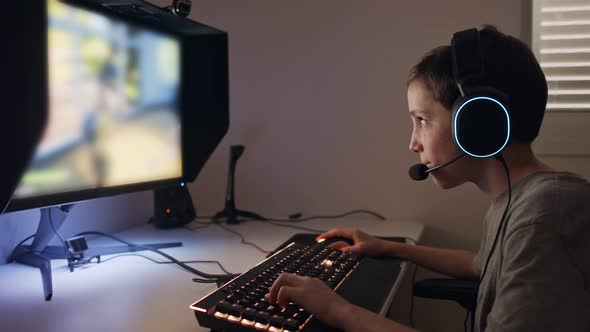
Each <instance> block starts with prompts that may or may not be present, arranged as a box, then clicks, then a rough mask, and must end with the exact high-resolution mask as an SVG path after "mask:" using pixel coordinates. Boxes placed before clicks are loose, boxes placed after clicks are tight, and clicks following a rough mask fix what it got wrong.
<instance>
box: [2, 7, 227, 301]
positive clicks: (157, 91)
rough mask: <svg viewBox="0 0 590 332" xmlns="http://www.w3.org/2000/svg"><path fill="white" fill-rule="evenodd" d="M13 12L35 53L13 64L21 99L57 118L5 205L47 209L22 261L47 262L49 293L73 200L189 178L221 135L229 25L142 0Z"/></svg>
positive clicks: (27, 49) (20, 250) (21, 252)
mask: <svg viewBox="0 0 590 332" xmlns="http://www.w3.org/2000/svg"><path fill="white" fill-rule="evenodd" d="M13 15H15V16H16V17H19V18H22V19H23V20H24V21H25V22H24V23H25V27H26V28H25V29H24V31H23V36H22V38H23V39H22V40H24V41H26V42H25V43H19V44H18V45H16V44H15V48H16V51H17V54H18V53H20V54H21V56H22V57H23V58H25V59H26V61H27V63H25V64H24V66H23V67H22V68H20V67H19V68H17V69H16V70H13V71H12V72H11V75H10V77H24V78H26V82H25V83H24V84H23V85H22V86H23V88H22V89H18V91H16V92H15V95H14V96H13V97H14V98H15V100H22V101H23V105H24V104H25V103H27V106H28V107H33V108H40V109H42V108H45V109H46V110H47V114H48V122H47V126H46V129H45V132H44V134H43V137H42V139H41V142H40V143H39V145H38V146H37V148H36V152H35V154H34V157H33V160H32V161H31V163H30V165H29V167H28V169H27V170H26V172H25V173H24V176H23V177H22V179H21V182H20V184H19V185H18V186H17V188H16V190H15V193H14V196H13V198H12V200H11V201H10V203H9V204H8V207H7V209H6V211H7V212H10V211H18V210H25V209H32V208H41V220H40V222H39V227H38V229H37V234H36V235H35V238H34V241H33V243H32V244H31V245H30V246H19V247H17V250H15V252H14V253H13V255H12V256H11V259H12V260H15V261H19V262H22V263H25V264H30V265H33V266H37V267H39V268H40V269H41V272H42V280H43V285H44V291H45V298H46V299H47V300H49V299H50V298H51V296H52V287H51V268H50V259H52V258H60V257H63V256H64V248H63V247H61V248H60V247H53V248H52V247H50V246H48V243H49V241H50V240H51V239H52V238H53V236H54V235H55V233H56V232H57V230H58V229H59V227H60V226H61V224H62V223H63V222H64V220H65V218H66V217H67V214H68V212H69V210H70V208H71V207H72V204H73V203H76V202H80V201H84V200H88V199H93V198H98V197H105V196H112V195H117V194H121V193H128V192H135V191H141V190H148V189H157V188H164V187H174V186H181V185H184V183H186V182H191V181H193V180H194V179H195V178H196V176H197V174H198V173H199V171H200V170H201V168H202V167H203V165H204V164H205V162H206V161H207V159H208V158H209V156H210V155H211V153H212V152H213V150H214V149H215V147H216V146H217V145H218V144H219V142H220V141H221V139H222V138H223V136H224V135H225V133H226V132H227V129H228V126H229V111H228V105H229V101H228V57H227V34H226V33H225V32H223V31H220V30H217V29H214V28H211V27H208V26H206V25H203V24H200V23H197V22H194V21H192V20H190V19H186V18H184V17H179V16H175V15H173V14H172V13H170V12H169V11H166V10H165V9H162V8H159V7H156V6H154V5H152V4H149V3H147V2H144V1H141V0H42V1H35V3H29V4H28V6H18V7H16V8H15V11H14V12H13ZM15 73H16V74H15ZM33 97H34V98H33ZM12 104H15V103H12ZM16 105H18V103H16ZM14 111H18V110H14ZM178 244H179V243H173V244H161V245H157V246H156V247H168V246H171V245H178ZM125 250H126V249H124V251H125ZM128 251H133V250H128ZM105 253H113V251H112V250H110V251H109V250H107V251H105ZM95 254H96V252H95ZM65 255H66V256H68V254H67V252H66V253H65Z"/></svg>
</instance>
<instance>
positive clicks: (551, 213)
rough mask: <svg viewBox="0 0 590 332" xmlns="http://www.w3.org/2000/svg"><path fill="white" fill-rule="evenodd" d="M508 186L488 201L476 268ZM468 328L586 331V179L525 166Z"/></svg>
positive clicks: (589, 209) (589, 302) (589, 231)
mask: <svg viewBox="0 0 590 332" xmlns="http://www.w3.org/2000/svg"><path fill="white" fill-rule="evenodd" d="M507 200H508V192H505V193H503V194H501V195H500V196H499V197H498V198H496V200H495V201H494V202H493V203H492V205H491V206H490V208H489V209H488V211H487V213H486V215H485V219H484V231H483V239H482V242H481V246H480V248H479V251H478V253H477V255H476V256H475V259H474V262H473V264H474V268H475V270H476V271H479V273H480V275H481V273H482V270H483V268H484V265H485V261H486V259H487V257H488V254H489V252H490V250H491V247H492V244H493V242H494V237H495V235H496V231H497V230H498V225H499V222H500V219H501V218H502V213H503V212H504V209H505V207H506V203H507ZM475 331H486V332H492V331H494V332H495V331H503V332H506V331H568V332H574V331H590V183H588V181H586V180H584V179H583V178H581V177H579V176H577V175H575V174H572V173H564V172H539V173H535V174H531V175H529V176H527V177H525V178H524V179H522V180H520V181H518V182H517V183H516V184H513V186H512V203H511V204H510V208H509V210H508V213H507V215H506V220H505V221H504V226H503V229H502V232H501V233H500V237H499V239H498V243H497V244H496V249H495V250H494V253H493V255H492V258H491V259H490V263H489V266H488V268H487V272H486V275H485V277H484V279H483V280H482V283H481V285H480V288H479V294H478V297H477V308H476V314H475Z"/></svg>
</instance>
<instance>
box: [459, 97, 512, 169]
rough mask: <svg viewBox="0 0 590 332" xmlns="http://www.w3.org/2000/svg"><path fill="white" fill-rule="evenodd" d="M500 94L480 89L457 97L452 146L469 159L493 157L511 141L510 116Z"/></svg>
mask: <svg viewBox="0 0 590 332" xmlns="http://www.w3.org/2000/svg"><path fill="white" fill-rule="evenodd" d="M504 100H505V98H503V97H502V94H501V93H500V92H499V91H494V89H491V88H487V89H486V88H480V89H477V90H476V91H471V93H470V94H468V95H466V96H462V97H459V98H458V99H457V100H456V101H455V103H454V104H453V107H452V131H453V138H454V140H455V143H456V144H457V145H458V146H459V148H460V149H461V150H463V151H464V152H465V153H467V154H468V155H470V156H472V157H476V158H487V157H492V156H494V155H496V154H498V153H500V151H502V149H504V148H505V147H506V145H507V144H508V143H509V141H510V115H509V112H508V108H507V107H506V106H505V105H506V103H505V102H504Z"/></svg>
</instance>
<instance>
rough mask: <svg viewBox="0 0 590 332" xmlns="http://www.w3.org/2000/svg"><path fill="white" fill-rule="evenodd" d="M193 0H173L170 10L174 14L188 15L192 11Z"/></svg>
mask: <svg viewBox="0 0 590 332" xmlns="http://www.w3.org/2000/svg"><path fill="white" fill-rule="evenodd" d="M191 6H192V4H191V0H173V1H172V5H170V7H169V8H170V11H171V12H172V14H174V15H178V16H182V17H187V16H188V15H189V14H190V12H191Z"/></svg>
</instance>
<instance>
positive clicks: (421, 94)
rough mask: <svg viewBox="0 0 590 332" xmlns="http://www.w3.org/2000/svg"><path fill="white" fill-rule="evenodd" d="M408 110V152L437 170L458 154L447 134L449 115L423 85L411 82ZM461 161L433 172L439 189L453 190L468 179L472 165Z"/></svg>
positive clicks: (449, 127)
mask: <svg viewBox="0 0 590 332" xmlns="http://www.w3.org/2000/svg"><path fill="white" fill-rule="evenodd" d="M408 107H409V111H410V117H411V118H412V124H413V126H414V129H413V131H412V138H411V140H410V151H412V152H416V153H418V155H419V157H420V162H421V163H423V164H425V165H426V166H428V168H431V167H434V166H438V165H441V164H444V163H446V162H448V161H449V160H451V159H453V158H454V157H457V156H458V155H460V154H461V150H460V149H459V147H458V146H457V145H456V144H455V142H454V140H453V135H452V132H451V112H450V111H449V110H448V109H446V108H445V107H444V106H443V105H442V104H440V103H439V102H437V101H435V100H434V99H433V98H432V95H431V93H430V91H429V90H428V89H426V87H425V85H424V83H422V81H421V80H415V81H413V82H412V83H410V85H409V86H408ZM470 159H471V158H467V157H464V158H462V159H461V160H459V161H457V162H455V163H453V164H450V165H449V166H445V167H443V168H441V169H439V170H436V171H433V172H432V173H431V174H430V175H431V176H432V178H433V180H434V183H435V184H436V185H437V186H439V187H440V188H443V189H448V188H453V187H456V186H458V185H461V184H463V183H465V182H466V181H469V180H470V179H471V176H473V175H474V174H473V173H474V167H473V166H474V165H471V164H472V163H473V162H474V161H473V160H470Z"/></svg>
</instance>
